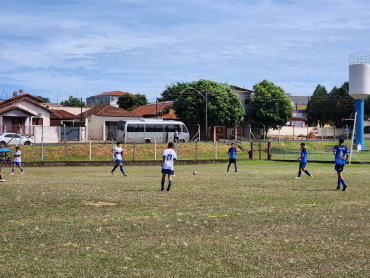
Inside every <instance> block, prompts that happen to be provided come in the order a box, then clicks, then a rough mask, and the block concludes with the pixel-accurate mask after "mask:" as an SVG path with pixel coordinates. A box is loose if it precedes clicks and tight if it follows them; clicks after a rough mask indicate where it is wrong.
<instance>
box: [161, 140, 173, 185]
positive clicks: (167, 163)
mask: <svg viewBox="0 0 370 278" xmlns="http://www.w3.org/2000/svg"><path fill="white" fill-rule="evenodd" d="M176 160H177V155H176V152H175V151H174V150H173V143H172V142H170V143H168V147H167V149H165V150H164V151H163V161H162V181H161V191H163V190H164V183H165V181H166V175H168V186H167V191H170V189H171V185H172V176H173V174H174V173H175V172H174V170H173V169H174V163H175V161H176Z"/></svg>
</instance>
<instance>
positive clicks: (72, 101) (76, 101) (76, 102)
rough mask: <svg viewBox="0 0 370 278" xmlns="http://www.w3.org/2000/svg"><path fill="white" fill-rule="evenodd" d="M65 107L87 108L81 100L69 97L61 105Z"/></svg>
mask: <svg viewBox="0 0 370 278" xmlns="http://www.w3.org/2000/svg"><path fill="white" fill-rule="evenodd" d="M60 104H61V105H64V106H74V107H81V106H85V102H83V101H81V99H80V98H77V97H73V96H69V98H68V99H67V100H64V101H62V102H61V103H60Z"/></svg>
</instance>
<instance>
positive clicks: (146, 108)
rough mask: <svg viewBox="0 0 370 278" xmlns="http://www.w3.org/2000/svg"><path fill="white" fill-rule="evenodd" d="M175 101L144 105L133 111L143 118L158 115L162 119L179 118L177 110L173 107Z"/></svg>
mask: <svg viewBox="0 0 370 278" xmlns="http://www.w3.org/2000/svg"><path fill="white" fill-rule="evenodd" d="M173 103H174V102H173V101H165V102H158V103H152V104H147V105H142V106H139V107H137V108H135V109H134V110H132V112H133V113H135V114H136V115H139V116H141V117H143V118H156V117H158V118H162V119H171V120H174V119H177V116H176V112H175V110H173V108H172V105H173Z"/></svg>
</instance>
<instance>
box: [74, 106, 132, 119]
mask: <svg viewBox="0 0 370 278" xmlns="http://www.w3.org/2000/svg"><path fill="white" fill-rule="evenodd" d="M82 114H83V115H82V116H83V117H85V115H86V112H83V113H82ZM91 115H95V116H106V117H139V116H138V115H137V114H135V113H133V112H130V111H127V110H125V109H121V108H117V107H114V106H111V105H104V106H96V107H94V108H91V109H89V110H87V117H89V116H91ZM77 117H81V114H79V115H78V116H77Z"/></svg>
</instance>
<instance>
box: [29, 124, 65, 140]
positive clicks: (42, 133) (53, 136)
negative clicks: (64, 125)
mask: <svg viewBox="0 0 370 278" xmlns="http://www.w3.org/2000/svg"><path fill="white" fill-rule="evenodd" d="M33 129H34V141H35V144H39V143H41V142H42V138H44V143H58V142H59V132H60V127H59V126H34V127H33Z"/></svg>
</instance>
